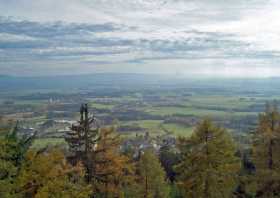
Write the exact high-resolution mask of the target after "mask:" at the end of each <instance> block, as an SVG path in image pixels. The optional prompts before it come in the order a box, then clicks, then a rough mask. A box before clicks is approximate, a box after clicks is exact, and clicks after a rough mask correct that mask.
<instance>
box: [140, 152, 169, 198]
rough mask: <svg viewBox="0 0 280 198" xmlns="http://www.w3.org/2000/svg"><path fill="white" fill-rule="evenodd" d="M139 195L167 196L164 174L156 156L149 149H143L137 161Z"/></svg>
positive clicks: (148, 196) (164, 197) (153, 197)
mask: <svg viewBox="0 0 280 198" xmlns="http://www.w3.org/2000/svg"><path fill="white" fill-rule="evenodd" d="M138 171H139V188H140V189H139V195H140V196H139V197H144V198H167V197H169V186H168V182H167V181H166V174H165V171H164V169H163V167H162V166H161V164H160V162H159V159H158V157H157V156H156V155H155V154H154V153H153V152H152V151H151V150H145V151H144V153H143V154H142V155H141V157H140V161H139V170H138Z"/></svg>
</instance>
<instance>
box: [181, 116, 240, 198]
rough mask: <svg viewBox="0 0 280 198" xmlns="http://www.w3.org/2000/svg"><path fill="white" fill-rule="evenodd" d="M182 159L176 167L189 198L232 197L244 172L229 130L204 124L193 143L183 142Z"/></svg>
mask: <svg viewBox="0 0 280 198" xmlns="http://www.w3.org/2000/svg"><path fill="white" fill-rule="evenodd" d="M178 146H179V149H180V152H181V155H182V161H181V163H180V164H179V165H178V166H177V167H176V170H177V173H178V174H179V176H178V178H177V180H178V186H179V187H180V189H181V190H182V191H184V194H185V196H186V197H190V198H191V197H193V198H197V197H198V198H219V197H230V195H231V194H232V192H233V190H234V188H235V186H236V176H237V173H238V170H239V168H240V160H239V159H238V158H237V157H236V156H235V145H234V143H233V140H232V138H231V137H230V136H229V134H228V133H227V132H226V130H225V129H223V128H220V127H217V126H215V125H214V124H212V123H211V121H209V120H204V121H202V122H201V123H200V124H199V125H198V126H197V127H196V129H195V131H194V133H193V135H192V136H191V137H190V138H189V139H185V138H180V139H179V144H178Z"/></svg>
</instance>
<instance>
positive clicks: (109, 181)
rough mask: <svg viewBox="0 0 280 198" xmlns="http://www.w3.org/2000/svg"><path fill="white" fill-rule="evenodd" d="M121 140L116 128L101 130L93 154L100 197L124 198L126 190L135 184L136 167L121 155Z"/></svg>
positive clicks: (97, 189)
mask: <svg viewBox="0 0 280 198" xmlns="http://www.w3.org/2000/svg"><path fill="white" fill-rule="evenodd" d="M120 143H121V139H120V138H119V136H118V135H117V134H116V133H115V130H114V128H102V129H100V140H99V141H98V144H97V146H96V148H95V150H94V152H93V153H92V156H91V157H92V158H93V161H94V164H93V166H94V167H93V170H94V175H95V181H94V182H93V187H94V191H95V192H97V194H99V196H100V197H105V198H110V197H112V198H113V197H122V196H124V189H125V188H128V187H131V185H132V184H133V183H134V175H133V174H134V166H133V164H132V162H131V161H130V160H129V158H128V157H127V156H125V155H123V154H121V153H120Z"/></svg>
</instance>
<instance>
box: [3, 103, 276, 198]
mask: <svg viewBox="0 0 280 198" xmlns="http://www.w3.org/2000/svg"><path fill="white" fill-rule="evenodd" d="M79 114H80V116H79V120H78V121H77V122H76V123H75V124H73V125H72V126H71V130H70V131H68V132H67V134H66V135H65V136H64V138H65V142H66V143H67V147H61V146H59V145H57V146H45V147H41V148H36V147H32V143H33V142H34V141H35V140H36V138H37V133H34V134H32V135H21V134H19V133H18V125H17V124H16V123H15V124H14V126H13V127H10V128H9V127H6V128H2V129H1V139H0V140H1V141H0V156H1V157H0V160H1V163H0V164H1V167H0V197H3V198H6V197H7V198H8V197H24V198H30V197H36V198H39V197H40V198H41V197H57V198H59V197H67V198H68V197H77V198H86V197H94V198H95V197H96V198H99V197H100V198H117V197H127V198H128V197H131V198H132V197H139V198H140V197H141V198H142V197H144V198H168V197H174V198H175V197H177V198H180V197H190V198H191V197H193V198H196V197H198V198H200V197H201V198H212V197H213V198H218V197H244V198H245V197H265V198H270V197H279V196H280V175H279V174H280V172H279V167H280V154H279V150H278V149H279V141H280V136H279V134H280V113H279V111H278V109H277V104H276V103H275V102H271V103H267V105H266V108H265V111H264V112H263V113H260V114H259V115H258V118H257V120H256V123H257V124H256V126H255V130H254V132H253V134H252V136H250V137H251V140H250V144H249V146H246V147H245V146H244V147H242V146H240V145H239V144H238V143H237V142H236V141H235V140H234V139H233V138H232V136H231V133H230V132H229V131H228V130H227V129H226V128H225V127H221V126H219V125H218V124H216V123H215V122H213V121H211V119H210V118H205V119H202V120H201V121H200V122H198V123H197V124H196V126H195V128H194V130H193V132H192V134H191V135H190V136H188V137H183V136H178V137H176V140H175V146H173V145H170V144H162V145H161V146H160V148H159V149H154V147H151V146H142V147H141V149H137V148H135V147H133V146H130V147H129V146H127V147H124V146H123V144H122V142H123V141H124V138H123V137H122V136H120V135H119V134H118V133H117V132H116V128H115V127H114V126H111V127H104V126H102V125H101V124H100V123H99V122H98V120H97V119H96V118H95V117H94V116H92V114H90V112H89V108H88V105H87V104H82V105H81V107H80V112H79ZM144 138H147V137H144Z"/></svg>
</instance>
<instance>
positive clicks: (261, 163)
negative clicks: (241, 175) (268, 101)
mask: <svg viewBox="0 0 280 198" xmlns="http://www.w3.org/2000/svg"><path fill="white" fill-rule="evenodd" d="M279 149H280V113H279V112H278V109H277V107H276V105H274V106H271V105H268V106H267V109H266V112H265V113H262V114H260V115H259V123H258V128H257V132H256V134H255V137H254V145H253V159H254V163H255V165H256V178H255V181H256V183H257V191H256V196H257V197H279V196H280V172H279V171H280V152H279Z"/></svg>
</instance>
